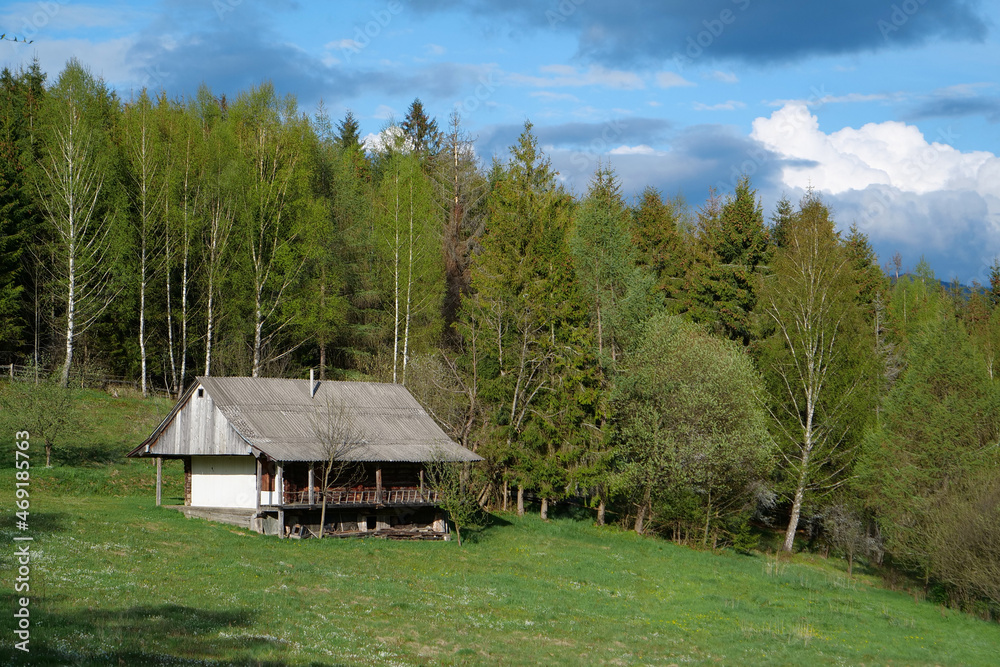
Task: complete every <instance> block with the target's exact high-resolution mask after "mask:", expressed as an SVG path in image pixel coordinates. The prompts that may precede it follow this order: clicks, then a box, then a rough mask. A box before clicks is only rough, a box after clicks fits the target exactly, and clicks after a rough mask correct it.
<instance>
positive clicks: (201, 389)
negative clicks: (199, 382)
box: [198, 387, 205, 398]
mask: <svg viewBox="0 0 1000 667" xmlns="http://www.w3.org/2000/svg"><path fill="white" fill-rule="evenodd" d="M204 397H205V388H204V387H198V398H204Z"/></svg>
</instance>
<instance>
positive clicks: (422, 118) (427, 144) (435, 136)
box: [400, 98, 443, 160]
mask: <svg viewBox="0 0 1000 667" xmlns="http://www.w3.org/2000/svg"><path fill="white" fill-rule="evenodd" d="M400 128H401V129H402V130H403V133H404V134H405V135H406V136H407V137H408V138H409V139H410V144H411V146H412V148H413V150H414V152H416V153H417V155H418V156H419V157H420V158H421V160H426V159H428V158H434V157H435V156H437V154H438V153H439V152H440V151H441V143H442V139H443V137H442V136H441V131H440V130H439V129H438V125H437V121H436V120H434V119H433V118H430V117H428V116H427V112H426V111H424V104H423V102H421V101H420V98H416V99H414V100H413V102H412V103H411V104H410V108H409V109H407V110H406V118H405V119H404V120H403V123H402V125H400Z"/></svg>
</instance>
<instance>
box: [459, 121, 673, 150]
mask: <svg viewBox="0 0 1000 667" xmlns="http://www.w3.org/2000/svg"><path fill="white" fill-rule="evenodd" d="M672 127H673V124H672V123H671V122H670V121H669V120H666V119H663V118H629V117H625V118H614V119H611V120H608V121H606V122H603V123H583V122H576V123H560V124H559V125H535V126H534V127H533V128H532V133H533V134H534V135H535V136H536V137H537V138H538V142H539V144H541V145H542V146H554V147H557V148H562V149H573V150H577V151H585V152H589V153H594V154H603V153H605V152H607V151H610V150H611V149H613V148H615V147H617V146H621V145H623V144H625V145H635V144H648V145H656V144H658V143H661V142H663V141H665V140H666V139H667V138H668V137H669V135H670V130H671V128H672ZM522 131H524V125H523V124H513V123H511V124H505V125H492V126H489V127H486V128H484V129H482V130H481V131H480V132H479V137H478V139H477V141H476V146H477V147H478V150H479V152H480V154H482V155H486V156H491V155H498V154H504V153H506V152H507V149H508V148H509V147H510V146H511V145H513V144H514V143H515V142H516V141H517V138H518V136H520V134H521V132H522Z"/></svg>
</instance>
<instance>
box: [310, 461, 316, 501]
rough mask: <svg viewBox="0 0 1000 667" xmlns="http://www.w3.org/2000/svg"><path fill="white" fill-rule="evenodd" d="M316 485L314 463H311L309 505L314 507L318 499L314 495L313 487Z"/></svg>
mask: <svg viewBox="0 0 1000 667" xmlns="http://www.w3.org/2000/svg"><path fill="white" fill-rule="evenodd" d="M315 483H316V471H315V470H314V469H313V463H312V462H310V463H309V504H310V505H312V504H313V503H314V502H316V497H315V495H314V494H313V485H314V484H315Z"/></svg>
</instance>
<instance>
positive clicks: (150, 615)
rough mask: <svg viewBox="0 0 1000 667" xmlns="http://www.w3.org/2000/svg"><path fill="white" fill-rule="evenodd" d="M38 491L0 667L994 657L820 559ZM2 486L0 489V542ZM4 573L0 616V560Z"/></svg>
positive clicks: (94, 492)
mask: <svg viewBox="0 0 1000 667" xmlns="http://www.w3.org/2000/svg"><path fill="white" fill-rule="evenodd" d="M67 471H72V472H67ZM32 475H33V477H32V490H33V494H32V514H31V521H30V523H31V531H30V532H31V534H33V535H34V536H35V542H34V543H33V552H34V557H33V561H32V568H33V569H32V574H31V586H32V589H31V596H32V597H31V600H32V601H31V609H32V623H33V625H32V632H33V634H32V643H31V649H32V650H31V654H30V662H29V661H25V660H24V658H25V657H26V656H24V655H23V654H20V653H18V652H15V651H13V650H12V648H11V645H12V641H11V639H10V637H11V636H12V635H11V634H10V631H11V628H12V623H13V619H12V618H11V617H10V615H9V614H8V620H7V621H6V624H7V625H6V627H7V631H6V632H5V636H6V637H7V639H5V640H4V642H3V644H2V646H0V657H2V660H0V662H3V663H5V664H31V665H102V666H103V665H195V664H197V665H273V666H277V665H289V666H291V665H303V666H305V665H312V666H317V665H336V664H351V665H354V664H368V665H384V664H402V665H409V664H416V665H422V664H456V665H458V664H501V663H502V664H560V665H561V664H671V663H676V664H681V663H693V664H707V663H719V662H721V663H722V664H852V665H858V664H906V665H988V664H996V649H997V646H1000V626H998V625H996V624H992V623H986V622H983V621H979V620H976V619H974V618H971V617H968V616H964V615H960V614H957V613H954V612H950V611H947V610H943V609H941V608H940V607H937V606H935V605H932V604H929V603H925V602H915V601H914V599H913V598H912V597H908V596H905V595H902V594H898V593H893V592H889V591H886V590H882V589H880V588H878V587H877V586H876V585H875V583H876V582H875V581H874V580H872V579H870V578H868V577H866V576H859V577H856V578H855V579H853V580H852V579H848V578H847V577H846V576H845V574H844V571H843V570H844V568H843V566H842V563H840V562H837V561H833V560H831V561H823V560H821V559H813V558H810V557H808V556H799V557H797V558H796V560H795V561H794V562H793V563H783V562H778V561H775V560H774V559H773V557H765V556H740V555H736V554H732V553H722V554H710V553H699V552H695V551H692V550H689V549H686V548H683V547H676V546H674V545H672V544H669V543H666V542H663V541H661V540H658V539H653V538H640V537H637V536H635V535H633V534H630V533H624V532H620V531H617V530H615V529H610V528H608V529H598V528H596V527H593V526H592V525H591V524H590V522H589V521H587V520H583V519H581V520H577V519H574V518H571V517H562V518H557V519H556V520H553V521H551V522H548V523H543V522H541V521H540V520H538V519H537V518H535V517H526V518H524V519H516V518H515V517H511V516H504V517H500V518H499V520H498V521H497V522H496V523H495V524H494V526H493V527H491V528H489V529H487V530H486V531H484V532H483V533H481V534H480V535H479V536H478V537H477V538H476V539H475V540H474V541H472V542H470V543H468V544H467V545H466V546H465V547H463V548H461V549H460V548H459V547H458V546H457V544H456V543H454V542H448V543H433V542H418V543H409V542H384V541H375V540H369V541H361V540H336V539H328V540H323V541H318V540H307V541H303V542H299V541H293V540H285V541H279V540H277V539H275V538H267V537H261V536H258V535H254V534H252V533H250V532H248V531H244V530H240V529H236V528H232V527H229V526H224V525H219V524H213V523H209V522H206V521H202V520H198V519H190V520H189V519H185V518H184V517H183V516H181V515H180V514H179V513H176V512H174V511H171V510H167V509H164V508H157V507H154V506H153V502H152V499H151V496H152V493H151V487H150V485H149V483H148V480H150V479H151V478H152V468H151V466H149V464H148V463H147V462H142V463H130V464H127V465H115V466H106V467H101V468H91V469H83V470H81V469H76V470H73V469H60V468H54V469H52V470H44V469H39V468H36V469H33V470H32ZM139 479H145V480H147V483H146V484H145V485H144V487H143V489H142V490H141V492H140V493H139V494H138V495H134V494H132V492H131V489H132V488H134V486H133V485H134V484H135V482H137V481H138V480H139ZM170 479H171V484H172V486H171V487H170V488H171V489H172V490H171V491H168V494H170V493H176V492H177V491H179V485H178V482H179V475H178V471H177V470H175V469H171V474H170ZM13 488H14V480H13V471H12V470H9V469H8V470H3V471H0V507H2V509H3V513H4V517H3V522H2V526H3V529H2V531H0V532H2V533H3V535H2V539H3V541H4V542H6V543H7V544H11V543H12V542H11V538H12V536H13V534H14V530H13V529H12V528H11V526H12V524H13V516H12V514H13ZM20 534H23V533H20ZM0 569H2V575H0V576H2V577H3V579H4V581H7V582H8V584H7V585H6V586H5V590H6V592H7V593H8V595H7V597H8V604H10V605H11V607H13V600H12V599H11V598H12V595H10V592H11V588H12V584H11V583H10V582H12V581H13V578H14V563H13V560H12V558H11V550H10V549H5V550H4V551H3V560H2V568H0Z"/></svg>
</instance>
